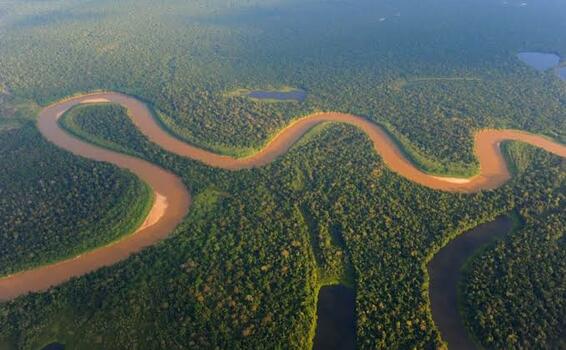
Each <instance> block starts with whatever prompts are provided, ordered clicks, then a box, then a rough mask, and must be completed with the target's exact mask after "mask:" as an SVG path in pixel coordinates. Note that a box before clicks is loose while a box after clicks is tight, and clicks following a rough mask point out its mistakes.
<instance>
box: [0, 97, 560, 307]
mask: <svg viewBox="0 0 566 350" xmlns="http://www.w3.org/2000/svg"><path fill="white" fill-rule="evenodd" d="M93 103H116V104H119V105H122V106H124V107H125V108H126V109H128V111H129V115H130V117H131V119H132V121H133V123H134V124H135V126H136V127H137V128H138V129H139V130H140V131H141V132H142V133H143V134H144V135H145V136H146V137H147V138H148V139H149V140H150V141H152V142H154V143H156V144H157V145H159V146H160V147H162V148H163V149H164V150H167V151H169V152H172V153H175V154H178V155H180V156H184V157H187V158H191V159H194V160H197V161H200V162H202V163H204V164H206V165H208V166H211V167H218V168H223V169H229V170H240V169H246V168H253V167H261V166H264V165H267V164H269V163H271V162H272V161H274V160H275V159H276V158H277V157H279V156H281V155H283V154H285V153H286V152H287V151H288V150H289V149H290V148H291V147H292V146H293V145H294V144H295V143H296V142H297V141H298V140H299V139H300V138H301V137H302V136H303V135H304V134H305V133H306V132H308V131H309V130H310V129H312V128H313V127H314V126H316V125H318V124H320V123H323V122H339V123H346V124H350V125H353V126H355V127H357V128H359V129H360V130H362V131H363V132H364V133H365V134H366V135H367V136H368V137H369V138H370V140H371V141H372V143H373V146H374V150H375V152H376V153H377V154H379V155H380V156H381V158H382V159H383V161H384V162H385V164H386V165H387V166H388V167H389V169H390V170H392V171H394V172H395V173H397V174H399V175H400V176H403V177H405V178H407V179H408V180H411V181H413V182H416V183H418V184H420V185H423V186H426V187H429V188H432V189H435V190H441V191H448V192H467V193H470V192H477V191H481V190H490V189H494V188H497V187H499V186H501V185H502V184H504V183H505V182H506V181H507V180H509V178H510V177H511V175H510V172H509V170H508V168H507V164H506V161H505V159H504V157H503V155H502V153H501V150H500V144H501V142H503V141H509V140H515V141H522V142H525V143H528V144H531V145H534V146H537V147H540V148H542V149H544V150H546V151H548V152H551V153H554V154H556V155H559V156H561V157H566V146H564V145H562V144H559V143H556V142H553V141H552V140H550V139H547V138H545V137H541V136H536V135H533V134H529V133H526V132H522V131H517V130H482V131H479V132H477V133H476V134H475V146H474V147H475V153H476V156H477V159H478V161H479V163H480V172H479V174H478V175H476V176H474V177H471V178H468V179H461V178H450V177H439V176H433V175H430V174H427V173H424V172H422V171H421V170H419V169H418V168H416V167H415V166H414V165H413V164H412V163H411V162H410V161H409V160H408V159H407V158H405V156H404V155H403V152H402V151H401V150H400V149H399V147H398V146H397V145H396V143H395V141H394V140H392V139H391V138H390V137H389V136H388V134H387V133H386V132H385V131H384V130H383V129H382V128H381V127H380V126H378V125H377V124H374V123H373V122H371V121H369V120H367V119H364V118H361V117H358V116H355V115H351V114H345V113H336V112H324V113H316V114H312V115H309V116H306V117H303V118H300V119H297V120H296V121H294V122H293V123H291V124H290V125H289V126H288V127H286V128H284V129H283V130H282V131H281V132H280V133H279V134H277V135H276V136H275V137H274V138H273V139H272V140H271V141H270V142H269V143H268V144H267V145H266V146H265V147H264V148H263V149H261V150H260V151H258V152H257V153H255V154H253V155H252V156H249V157H246V158H239V159H237V158H232V157H229V156H225V155H219V154H215V153H212V152H210V151H207V150H204V149H201V148H198V147H196V146H194V145H191V144H188V143H186V142H184V141H181V140H180V139H178V138H176V137H174V136H172V135H171V134H169V133H168V132H167V131H165V130H164V129H162V128H161V126H160V125H159V123H158V122H157V121H156V120H155V119H154V117H153V115H152V114H151V112H150V110H149V109H148V107H147V106H146V105H145V104H144V103H142V102H141V101H139V100H137V99H135V98H133V97H130V96H127V95H124V94H121V93H114V92H101V93H93V94H88V95H81V96H77V97H72V98H69V99H67V100H64V101H61V102H57V103H54V104H52V105H50V106H48V107H45V108H44V109H43V110H42V111H41V112H40V115H39V118H38V122H37V125H38V128H39V130H40V132H41V134H42V135H43V136H44V137H45V138H46V139H47V140H49V141H50V142H52V143H54V144H55V145H57V146H59V147H61V148H62V149H65V150H67V151H69V152H72V153H74V154H76V155H79V156H82V157H85V158H88V159H92V160H96V161H103V162H108V163H112V164H115V165H117V166H118V167H121V168H124V169H127V170H129V171H131V172H133V173H134V174H136V175H137V176H139V177H140V179H141V180H143V181H145V182H146V183H147V184H149V186H151V188H152V189H153V191H154V192H155V195H156V200H155V202H154V205H153V207H152V209H151V210H150V212H149V214H148V217H147V220H146V221H145V222H144V224H143V225H142V226H141V227H140V228H139V229H137V230H136V231H135V232H134V233H132V234H129V235H127V236H125V237H124V238H123V239H121V240H119V241H117V242H115V243H113V244H110V245H107V246H104V247H100V248H97V249H94V250H92V251H89V252H86V253H84V254H82V255H80V256H77V257H75V258H72V259H68V260H63V261H61V262H58V263H54V264H49V265H44V266H41V267H37V268H34V269H31V270H27V271H22V272H20V273H16V274H13V275H10V276H6V277H3V278H0V300H10V299H13V298H16V297H18V296H20V295H24V294H27V293H30V292H39V291H44V290H47V289H48V288H50V287H52V286H55V285H59V284H61V283H64V282H66V281H68V280H69V279H71V278H73V277H78V276H81V275H84V274H86V273H89V272H91V271H94V270H97V269H99V268H101V267H103V266H109V265H112V264H115V263H117V262H119V261H122V260H124V259H126V258H127V257H128V256H130V255H131V254H133V253H136V252H139V251H140V250H142V249H143V248H145V247H148V246H150V245H153V244H155V243H156V242H158V241H160V240H162V239H164V238H165V237H167V236H168V235H169V234H170V233H171V232H172V231H173V230H174V229H175V227H176V226H177V225H178V224H179V223H180V222H181V221H182V220H183V218H184V217H185V216H186V214H187V212H188V210H189V207H190V204H191V197H190V194H189V192H188V191H187V189H186V188H185V186H184V185H183V183H182V181H181V179H180V178H179V177H178V176H176V175H175V174H172V173H170V172H168V171H166V170H164V169H162V168H160V167H158V166H156V165H154V164H151V163H149V162H147V161H145V160H142V159H139V158H135V157H131V156H128V155H124V154H121V153H118V152H114V151H111V150H108V149H105V148H102V147H99V146H95V145H92V144H89V143H87V142H85V141H82V140H80V139H78V138H76V137H75V136H72V135H70V134H69V133H67V132H66V131H64V130H63V129H61V127H60V126H59V124H58V123H57V120H58V119H59V117H60V116H61V115H62V114H63V113H65V112H66V111H68V110H69V109H70V108H72V107H74V106H76V105H79V104H93Z"/></svg>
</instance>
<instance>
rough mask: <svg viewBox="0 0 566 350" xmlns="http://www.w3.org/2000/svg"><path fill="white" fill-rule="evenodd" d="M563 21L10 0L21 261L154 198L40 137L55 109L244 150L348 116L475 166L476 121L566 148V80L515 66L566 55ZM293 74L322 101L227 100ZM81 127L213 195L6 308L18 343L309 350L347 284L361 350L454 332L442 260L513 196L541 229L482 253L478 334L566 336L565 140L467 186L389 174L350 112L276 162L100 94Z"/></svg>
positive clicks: (6, 71)
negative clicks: (141, 240) (103, 262)
mask: <svg viewBox="0 0 566 350" xmlns="http://www.w3.org/2000/svg"><path fill="white" fill-rule="evenodd" d="M542 24H544V25H542ZM564 32H566V11H565V10H564V4H563V3H562V2H561V1H558V0H542V1H540V2H537V3H536V4H535V3H533V4H530V3H529V4H528V6H521V2H517V1H509V2H507V3H506V4H503V2H502V3H498V2H493V1H488V0H480V1H476V0H475V1H471V0H469V1H468V0H466V1H459V2H453V1H448V0H426V1H421V2H418V3H415V2H413V1H405V0H402V1H385V0H384V1H369V0H367V1H366V0H361V1H344V2H327V1H318V0H308V1H301V2H298V1H295V0H285V1H276V0H268V1H258V0H247V1H243V0H213V1H197V0H194V1H179V0H166V1H160V2H159V3H155V2H151V1H146V0H142V1H138V0H136V1H134V0H124V1H119V2H117V1H110V0H103V1H97V2H90V1H82V0H58V1H49V2H44V1H32V2H28V1H26V2H22V1H15V0H8V1H4V2H2V3H1V4H0V62H1V63H0V84H1V86H2V89H1V91H2V93H1V94H0V150H1V152H0V158H1V160H2V164H3V166H4V168H3V172H2V174H0V194H1V195H2V199H0V225H1V226H0V240H1V241H0V275H3V274H8V273H11V272H14V271H17V270H21V269H23V268H26V267H29V266H35V265H37V264H41V263H44V262H47V261H53V260H57V258H62V257H67V256H69V255H74V254H77V253H79V252H81V251H84V250H87V249H91V248H93V247H95V246H99V245H103V244H105V243H108V242H110V241H112V240H114V239H117V238H118V237H119V235H121V234H125V233H127V231H131V228H132V227H134V226H135V224H136V223H138V221H139V218H140V217H141V216H143V212H144V211H145V210H147V204H148V203H149V200H150V199H151V198H150V197H151V196H150V192H149V190H148V188H147V187H145V186H144V185H143V184H142V183H141V182H140V181H139V180H138V179H136V178H135V177H134V176H133V175H131V174H129V173H126V172H122V171H119V170H117V169H116V168H115V167H113V166H109V165H106V164H102V163H95V162H92V161H88V160H85V159H80V158H77V157H74V156H72V155H71V154H69V153H66V152H64V151H61V150H58V149H57V148H55V147H54V146H52V145H50V144H49V143H48V142H47V141H45V140H43V139H42V138H41V136H40V135H39V133H38V131H37V130H36V128H35V127H34V125H33V118H34V117H35V115H36V113H37V110H38V108H37V104H39V105H46V104H48V103H51V102H54V101H56V100H58V99H60V98H64V97H67V96H69V95H73V94H76V93H80V92H84V91H92V90H97V89H102V90H116V91H121V92H125V93H129V94H132V95H135V96H138V97H140V98H141V99H143V100H145V101H147V102H148V104H149V105H150V106H151V108H152V109H153V110H154V112H155V115H156V117H157V118H158V119H159V121H160V123H162V125H163V126H164V127H165V128H167V129H168V130H170V131H171V132H172V133H174V134H175V135H177V136H178V137H179V138H182V139H184V140H187V141H189V142H191V143H194V144H197V145H199V146H202V147H205V148H208V149H212V150H215V151H217V152H222V153H227V154H232V155H239V156H242V155H247V154H250V153H251V152H253V151H254V150H256V149H258V148H259V147H261V145H263V144H265V142H267V141H268V140H269V138H270V136H272V135H273V134H274V133H275V132H277V131H278V130H279V129H280V128H282V127H283V126H285V125H287V124H288V123H289V122H290V121H291V120H293V119H294V118H297V117H300V116H302V115H305V114H307V113H310V112H312V111H324V110H335V111H344V112H350V113H354V114H358V115H361V116H365V117H367V118H369V119H371V120H373V121H375V122H377V123H379V124H381V125H383V126H384V127H385V128H386V129H387V130H388V131H389V132H390V133H391V134H392V135H394V136H395V138H396V139H397V140H398V141H399V144H400V145H401V146H402V147H403V149H404V150H405V151H406V153H407V154H408V155H409V156H410V158H411V159H412V160H413V161H415V162H416V163H417V164H418V165H419V166H420V167H422V168H423V169H425V170H427V171H430V172H433V173H439V174H454V175H471V174H474V173H475V172H476V171H477V164H476V161H475V158H474V155H473V150H472V144H473V132H474V131H475V130H477V129H480V128H486V127H505V128H516V129H523V130H528V131H532V132H536V133H540V134H544V135H547V136H549V137H552V138H554V139H556V140H558V141H561V142H566V133H565V132H566V83H565V82H563V81H561V80H559V79H558V78H557V77H556V76H555V75H554V74H553V72H551V71H548V72H542V73H540V72H537V71H535V70H532V69H531V68H529V67H528V66H526V65H524V64H522V63H521V62H520V61H519V60H518V59H517V58H516V53H517V52H519V51H522V50H540V51H545V52H556V53H559V54H561V55H562V56H565V57H566V37H565V36H564V35H558V34H557V33H564ZM284 86H291V87H297V88H301V89H304V90H305V91H307V92H308V97H307V99H306V100H305V101H304V102H283V103H267V102H261V101H257V100H251V99H248V98H246V97H245V96H235V95H232V94H230V93H229V92H230V91H234V90H236V89H240V88H245V89H278V88H280V87H284ZM61 124H62V125H63V126H64V127H65V128H66V129H67V130H69V131H70V132H72V133H74V134H75V135H78V136H79V137H81V138H84V139H87V140H88V141H90V142H93V143H97V144H100V145H103V146H105V147H109V148H112V149H115V150H118V151H120V152H126V153H130V154H132V155H135V156H138V157H141V158H143V159H146V160H149V161H151V162H153V163H156V164H159V165H160V166H163V167H164V168H166V169H169V170H171V171H173V172H174V173H176V174H178V175H179V176H181V177H182V179H183V181H184V183H185V184H186V186H187V187H188V188H189V189H190V191H191V193H192V195H193V199H194V204H193V206H192V207H191V211H190V214H189V215H188V216H187V218H186V219H185V220H184V222H183V223H182V224H181V225H180V226H179V227H178V228H177V229H176V230H175V232H174V233H173V234H172V236H171V237H170V238H169V239H167V240H165V241H163V242H161V243H159V244H157V245H156V246H153V247H151V248H148V249H146V250H144V251H143V252H142V253H140V254H137V255H135V256H132V257H131V258H130V259H128V260H126V261H124V262H122V263H119V264H117V265H115V266H112V267H108V268H104V269H101V270H99V271H96V272H95V273H92V274H89V275H87V276H84V277H81V278H78V279H75V280H72V281H71V282H69V283H66V284H64V285H61V286H59V287H57V288H54V289H53V290H51V291H50V292H48V293H43V294H37V295H30V296H25V297H22V298H19V299H17V300H15V301H13V302H8V303H3V304H0V349H2V350H4V348H6V349H12V348H17V349H20V348H21V349H37V348H41V347H42V346H44V345H46V344H48V343H50V342H54V341H57V342H61V343H64V344H66V345H67V346H68V347H69V348H70V349H73V348H81V349H89V348H92V349H126V348H128V349H136V348H137V349H153V348H164V349H165V348H166V349H181V348H277V347H279V348H307V347H309V346H310V345H311V342H312V332H313V322H314V316H315V312H316V310H315V304H316V293H317V291H318V288H319V287H320V286H321V285H323V284H328V283H336V282H338V281H339V282H342V283H345V284H349V285H351V286H353V287H354V288H355V289H356V315H357V316H356V323H357V325H356V327H357V330H356V333H357V337H356V339H357V346H358V347H359V348H362V349H375V348H383V349H395V348H419V349H420V348H439V347H442V346H443V343H442V339H441V335H440V334H439V332H438V330H437V328H436V327H435V325H434V323H433V321H432V319H431V315H430V309H429V307H430V306H429V301H428V294H427V276H426V273H425V271H426V268H425V266H426V263H427V262H428V261H429V259H430V257H431V256H432V255H433V254H434V253H435V252H436V251H438V250H439V249H440V248H441V247H442V246H443V245H444V244H446V242H448V241H449V240H450V239H451V238H453V237H454V236H456V235H457V234H459V233H461V232H462V231H463V230H465V229H467V228H470V227H473V226H474V225H476V224H479V223H482V222H486V221H488V220H490V219H492V218H494V217H496V216H497V215H500V214H504V213H507V212H510V211H511V210H516V211H517V212H518V213H519V214H520V216H521V218H522V220H523V225H522V226H521V228H520V229H518V230H517V231H515V232H513V233H512V234H510V235H509V236H508V237H506V238H504V239H503V240H502V241H500V242H498V243H497V244H494V245H493V246H490V247H487V248H486V250H484V251H482V252H481V254H480V255H479V256H477V257H476V258H474V259H473V260H472V261H470V263H469V264H468V266H467V268H466V279H465V281H464V282H463V284H462V286H461V292H462V297H463V299H462V300H463V303H462V311H463V314H464V317H465V320H466V323H467V327H468V329H469V330H470V331H471V333H472V334H473V335H474V337H475V338H476V339H477V341H478V342H479V343H481V345H483V346H485V347H486V348H502V347H510V348H533V347H537V348H549V349H554V348H560V347H563V346H564V339H565V334H564V332H563V330H564V329H566V324H565V319H564V316H563V315H564V314H566V304H565V303H564V299H565V298H564V284H565V279H564V275H565V273H566V265H565V264H564V261H566V259H564V258H565V257H564V251H565V250H564V248H565V247H564V243H565V240H564V233H565V230H564V227H566V226H565V225H566V216H565V212H566V211H565V210H564V209H565V204H564V203H565V202H564V200H565V198H564V196H565V193H566V191H565V186H566V183H565V174H566V171H565V163H564V160H562V159H560V158H558V157H556V156H552V155H549V154H547V153H545V152H543V151H540V150H534V149H532V148H531V147H527V146H521V145H517V144H514V143H512V144H506V145H505V149H506V152H507V158H509V159H510V160H511V161H512V164H513V170H514V173H515V177H514V178H513V180H511V181H510V182H509V183H507V184H506V185H504V186H503V187H501V188H499V189H497V190H494V191H485V192H480V193H477V194H471V195H468V194H450V193H443V192H438V191H433V190H429V189H426V188H423V187H421V186H418V185H415V184H413V183H411V182H409V181H407V180H405V179H404V178H401V177H399V176H398V175H396V174H394V173H392V172H390V171H389V170H388V169H387V167H386V166H385V165H384V164H383V162H382V161H381V159H380V158H379V157H378V156H377V155H376V154H375V153H374V152H373V151H372V149H371V146H370V143H369V141H368V140H367V138H366V137H365V136H364V135H363V134H362V133H360V132H359V131H358V130H356V129H354V128H352V127H349V126H344V125H334V124H329V125H323V126H319V127H317V128H316V129H314V130H313V131H311V132H310V133H309V134H308V135H307V136H306V137H305V138H304V139H303V140H301V141H300V143H299V144H298V145H296V146H295V147H294V148H293V149H292V151H291V152H290V153H288V154H286V155H285V156H283V157H282V158H280V159H278V160H277V161H276V162H274V163H273V164H271V165H269V166H266V167H264V168H261V169H254V170H244V171H239V172H228V171H224V170H219V169H212V168H208V167H205V166H203V165H202V164H200V163H198V162H195V161H191V160H187V159H184V158H181V157H178V156H176V155H173V154H170V153H167V152H165V151H163V150H162V149H161V148H159V147H158V146H156V145H154V144H152V143H150V142H149V141H147V139H145V138H144V137H143V136H142V135H141V134H140V133H139V131H137V130H136V129H135V127H134V126H133V125H132V123H131V121H130V120H129V119H128V118H127V116H126V111H125V110H123V109H122V108H120V107H117V106H113V105H101V106H89V107H79V108H76V109H73V110H72V111H71V112H69V113H68V114H67V115H65V116H64V117H63V119H62V120H61ZM118 212H119V213H120V214H117V213H118Z"/></svg>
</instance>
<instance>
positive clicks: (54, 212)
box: [0, 122, 152, 275]
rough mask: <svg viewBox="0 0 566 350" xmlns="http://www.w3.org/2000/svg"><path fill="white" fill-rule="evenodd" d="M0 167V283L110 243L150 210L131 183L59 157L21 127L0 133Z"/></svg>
mask: <svg viewBox="0 0 566 350" xmlns="http://www.w3.org/2000/svg"><path fill="white" fill-rule="evenodd" d="M0 163H1V164H3V168H2V171H1V172H0V239H1V241H2V244H0V275H5V274H9V273H13V272H17V271H19V270H21V269H24V268H29V267H32V266H38V265H41V264H44V263H48V262H54V261H57V260H60V259H62V258H66V257H72V256H75V255H78V254H80V253H82V252H84V251H87V250H89V249H92V248H95V247H97V246H100V245H103V244H105V243H108V242H111V241H113V240H115V239H117V238H119V237H120V235H123V234H125V233H129V232H131V231H133V229H135V227H136V226H137V225H138V224H140V223H141V221H140V220H142V219H143V218H144V217H145V214H146V212H147V210H148V209H149V206H150V205H151V200H152V194H151V190H150V189H149V188H148V187H146V186H145V185H144V184H143V183H141V182H140V181H139V180H138V179H137V178H136V177H135V176H133V175H132V174H130V173H126V172H120V171H118V170H117V169H116V168H115V167H114V166H111V165H108V164H102V163H95V162H92V161H88V160H84V159H80V158H77V157H74V156H72V155H71V154H70V153H67V152H64V151H61V150H59V149H58V148H56V147H55V146H53V145H51V144H49V143H48V142H46V141H44V140H43V138H42V137H41V135H39V133H38V132H37V130H36V129H35V128H34V126H33V125H32V124H31V123H29V122H27V123H26V124H25V125H23V126H21V127H19V128H17V129H12V130H7V131H0Z"/></svg>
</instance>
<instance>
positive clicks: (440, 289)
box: [428, 216, 513, 350]
mask: <svg viewBox="0 0 566 350" xmlns="http://www.w3.org/2000/svg"><path fill="white" fill-rule="evenodd" d="M512 228H513V220H511V218H509V217H507V216H500V217H498V218H497V219H495V220H493V221H491V222H488V223H486V224H482V225H479V226H476V227H475V228H473V229H472V230H470V231H466V232H464V233H463V234H461V235H459V236H458V237H456V238H455V239H453V240H452V241H450V243H448V244H447V245H446V246H445V247H444V248H442V249H441V250H440V251H439V252H438V253H437V254H436V255H435V256H434V258H433V259H432V260H431V261H430V262H429V264H428V273H429V276H430V286H429V297H430V304H431V310H432V319H433V320H434V324H436V327H438V330H439V331H440V334H441V335H442V338H443V339H444V340H445V341H446V342H448V346H449V348H450V349H458V350H475V349H477V346H476V344H475V343H474V341H473V340H472V338H471V337H470V335H469V333H468V331H467V329H466V327H465V325H464V322H463V320H462V318H461V317H460V313H459V312H460V307H459V305H458V288H459V286H460V282H461V281H462V278H463V267H464V265H465V264H466V262H467V261H468V259H469V258H471V257H472V256H473V255H474V254H476V253H477V251H478V249H480V248H482V247H483V246H485V245H486V244H488V243H489V242H491V241H493V240H494V239H496V238H500V237H502V236H504V235H506V234H507V233H509V232H510V231H511V229H512Z"/></svg>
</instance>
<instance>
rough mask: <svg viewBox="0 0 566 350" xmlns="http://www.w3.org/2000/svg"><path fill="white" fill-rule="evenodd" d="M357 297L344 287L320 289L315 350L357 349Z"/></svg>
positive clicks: (351, 290)
mask: <svg viewBox="0 0 566 350" xmlns="http://www.w3.org/2000/svg"><path fill="white" fill-rule="evenodd" d="M355 304H356V297H355V293H354V290H353V289H351V288H348V287H346V286H344V285H335V286H326V287H322V288H321V289H320V292H319V294H318V305H317V314H318V317H317V324H316V335H315V337H314V345H313V349H314V350H352V349H355V347H356V320H355V316H354V315H355Z"/></svg>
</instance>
